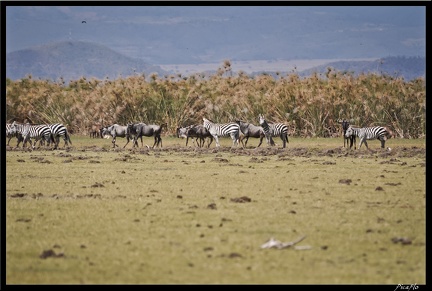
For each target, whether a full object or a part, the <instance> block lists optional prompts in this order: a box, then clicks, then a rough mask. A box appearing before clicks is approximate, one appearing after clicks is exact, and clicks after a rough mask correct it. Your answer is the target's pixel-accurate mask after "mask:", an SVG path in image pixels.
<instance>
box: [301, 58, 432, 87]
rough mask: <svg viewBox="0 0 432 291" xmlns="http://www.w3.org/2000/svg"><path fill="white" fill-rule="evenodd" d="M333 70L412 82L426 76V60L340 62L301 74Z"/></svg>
mask: <svg viewBox="0 0 432 291" xmlns="http://www.w3.org/2000/svg"><path fill="white" fill-rule="evenodd" d="M329 67H331V68H333V69H335V70H336V71H340V72H352V73H354V75H358V74H360V73H380V74H385V75H389V76H392V77H403V78H404V79H405V80H408V81H409V80H412V79H416V78H419V77H425V76H426V58H422V57H405V56H399V57H386V58H381V59H378V60H375V61H339V62H331V63H328V64H325V65H321V66H317V67H313V68H311V69H307V70H304V71H301V72H300V75H301V76H309V75H311V74H312V73H313V72H317V73H321V74H325V73H326V72H327V68H329Z"/></svg>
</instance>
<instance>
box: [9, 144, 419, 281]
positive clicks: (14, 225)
mask: <svg viewBox="0 0 432 291" xmlns="http://www.w3.org/2000/svg"><path fill="white" fill-rule="evenodd" d="M72 142H73V148H72V149H71V150H64V149H60V150H56V151H44V150H35V151H31V152H30V151H20V150H8V151H7V152H6V284H187V283H192V284H195V283H197V284H213V283H226V284H237V283H239V284H260V283H268V284H394V285H397V284H414V283H417V284H425V282H426V274H425V272H426V270H425V265H426V262H425V261H426V259H425V257H426V256H425V255H426V234H425V227H426V222H425V220H426V219H425V218H426V210H425V200H426V187H425V170H426V166H425V165H426V160H425V159H426V158H425V154H420V155H419V154H417V155H412V156H411V155H407V154H406V151H405V150H410V149H413V148H414V149H418V148H420V149H421V148H425V141H424V140H400V139H392V140H389V141H388V142H387V146H390V147H392V148H393V152H394V153H395V154H394V155H390V156H386V155H381V154H380V152H381V151H380V149H379V142H378V141H371V142H369V146H370V147H371V148H372V149H373V150H374V151H373V152H368V151H366V149H363V148H362V149H361V150H360V151H357V153H361V154H360V155H358V154H357V155H353V154H351V153H353V152H354V150H352V151H350V150H347V149H343V150H341V151H339V152H338V151H335V153H334V154H331V152H332V151H331V149H339V150H340V148H341V145H342V144H343V142H342V139H296V138H290V143H289V144H288V146H287V150H285V151H284V150H278V151H277V152H275V153H274V154H271V153H270V154H266V153H267V152H266V151H265V148H266V146H265V145H263V146H264V149H259V150H255V149H254V148H253V147H252V146H255V145H256V144H257V140H256V139H251V140H249V143H248V146H250V148H248V149H246V150H245V151H243V152H242V154H238V152H236V150H229V147H230V145H231V140H230V139H222V141H221V144H222V147H223V150H219V151H217V150H211V151H207V150H199V149H194V148H193V147H190V148H189V149H186V147H185V145H184V143H185V141H184V140H180V139H176V138H172V137H165V138H164V139H163V142H164V144H163V145H164V148H169V150H158V149H154V150H152V149H150V150H143V149H140V150H131V143H130V144H129V145H128V146H127V148H126V149H116V150H113V149H112V148H111V142H110V140H106V139H90V138H88V137H79V136H73V137H72ZM276 142H277V141H276ZM14 143H15V141H14V140H13V141H11V144H14ZM117 143H118V144H119V145H120V147H122V146H123V145H124V144H125V140H124V139H121V138H120V139H118V141H117ZM145 143H147V144H148V143H151V144H152V140H151V139H148V138H147V139H145ZM61 145H63V143H61ZM211 148H212V149H213V148H214V143H213V144H212V145H211ZM295 148H304V149H305V150H307V152H308V153H309V154H307V155H302V156H298V155H295V154H293V151H290V149H295ZM182 149H183V150H182ZM326 149H330V151H329V153H330V154H322V153H326ZM340 152H342V154H339V153H340ZM348 179H350V180H351V183H350V185H348V184H346V183H343V182H344V181H346V180H348ZM240 197H247V198H250V200H251V201H250V202H244V203H239V202H235V201H236V200H235V199H236V198H240ZM304 235H305V236H306V238H305V239H304V240H303V241H302V242H300V243H298V246H310V247H311V248H310V249H308V250H296V249H294V248H288V249H282V250H278V249H261V248H260V246H261V245H262V244H263V243H265V242H266V241H267V240H268V239H270V238H271V237H274V238H275V239H277V240H281V241H293V240H296V239H297V238H299V237H301V236H304ZM394 237H406V238H409V239H410V240H411V244H407V245H402V244H401V243H393V242H392V238H394ZM46 250H52V251H54V253H55V254H56V255H59V254H60V255H59V257H54V256H51V257H47V258H41V257H40V256H41V254H42V253H43V252H44V251H46Z"/></svg>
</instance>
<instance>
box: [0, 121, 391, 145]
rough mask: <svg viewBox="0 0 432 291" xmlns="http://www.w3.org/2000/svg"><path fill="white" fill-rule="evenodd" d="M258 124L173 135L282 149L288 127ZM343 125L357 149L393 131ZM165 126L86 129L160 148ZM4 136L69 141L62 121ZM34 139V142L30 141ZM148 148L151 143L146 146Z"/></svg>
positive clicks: (207, 126) (20, 127)
mask: <svg viewBox="0 0 432 291" xmlns="http://www.w3.org/2000/svg"><path fill="white" fill-rule="evenodd" d="M258 120H259V125H254V124H252V123H248V122H245V121H243V120H235V121H233V122H229V123H223V124H221V123H215V122H213V121H212V120H210V119H207V118H203V124H193V125H189V126H186V127H177V130H176V135H177V137H178V138H186V146H187V145H188V142H189V138H191V139H192V141H193V143H194V145H195V144H196V146H198V147H204V146H205V143H206V140H207V147H210V145H211V144H212V143H213V140H215V143H216V147H220V143H219V138H220V137H225V136H230V137H231V139H232V141H233V144H232V146H239V144H240V142H241V144H242V146H243V147H246V146H247V143H248V140H249V138H251V137H252V138H259V144H258V146H257V147H259V146H261V144H262V142H263V139H264V138H265V139H266V142H267V145H269V146H275V145H276V143H275V142H274V140H273V137H280V139H281V140H282V148H285V147H286V144H287V143H289V141H288V126H287V125H285V124H283V123H270V122H267V120H266V119H265V117H264V115H262V114H260V115H259V116H258ZM338 123H339V124H341V125H342V130H343V140H344V147H348V144H349V147H350V148H352V146H353V145H354V149H356V148H357V147H356V137H358V138H359V139H360V141H359V145H358V148H359V149H360V147H361V146H362V144H363V143H364V144H365V146H366V148H367V149H369V147H368V144H367V140H371V139H378V140H380V141H381V148H384V147H385V141H386V140H387V139H388V138H390V137H391V136H392V132H391V131H390V130H389V129H388V128H387V127H382V126H374V127H363V128H360V127H355V126H352V125H350V123H349V121H348V120H345V119H343V120H338ZM164 128H165V129H167V123H163V124H160V125H158V124H146V123H143V122H139V123H128V124H127V125H119V124H113V125H111V126H107V127H102V126H100V125H93V126H92V127H91V128H90V130H89V132H90V137H93V138H94V137H100V138H103V137H105V138H109V137H112V146H113V147H114V148H115V147H116V146H118V145H117V144H116V141H117V137H122V138H126V144H125V145H124V146H123V148H125V147H126V146H127V145H128V144H129V142H130V140H132V147H139V144H138V139H140V140H141V147H143V146H144V143H143V137H153V138H154V143H153V145H152V147H151V148H154V147H159V146H160V147H162V137H161V134H162V130H163V129H164ZM6 136H7V137H8V142H7V145H9V142H10V140H11V138H12V137H16V138H17V140H18V144H17V146H16V147H18V146H19V144H20V143H21V142H22V143H23V145H22V147H23V148H24V147H25V145H26V143H27V142H29V143H30V146H31V147H32V148H33V149H34V148H35V146H36V143H37V141H39V142H40V143H39V146H45V142H46V143H47V145H46V146H48V147H49V146H50V144H51V143H53V144H54V149H57V148H58V145H59V138H60V137H63V140H64V141H65V146H67V145H68V143H70V144H72V142H71V140H70V135H69V133H68V131H67V128H66V127H65V126H64V125H63V124H42V125H30V124H28V123H27V124H21V123H17V122H15V121H14V122H13V123H12V124H6ZM32 140H33V143H32ZM146 146H147V147H148V148H150V146H148V145H146Z"/></svg>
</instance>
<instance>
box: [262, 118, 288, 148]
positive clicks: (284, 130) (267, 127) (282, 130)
mask: <svg viewBox="0 0 432 291" xmlns="http://www.w3.org/2000/svg"><path fill="white" fill-rule="evenodd" d="M259 123H260V125H261V127H262V128H263V130H264V134H265V136H266V139H267V144H270V145H272V146H273V145H275V143H274V141H273V139H272V137H273V136H279V137H280V138H281V140H282V143H283V148H285V147H286V144H287V143H289V141H288V126H286V125H285V124H283V123H267V121H266V120H265V118H264V115H261V114H260V115H259Z"/></svg>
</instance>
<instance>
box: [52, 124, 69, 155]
mask: <svg viewBox="0 0 432 291" xmlns="http://www.w3.org/2000/svg"><path fill="white" fill-rule="evenodd" d="M47 126H48V127H49V128H50V129H51V134H52V137H53V139H54V140H55V142H54V149H57V147H58V145H59V143H60V136H62V137H63V140H64V142H65V147H66V146H67V145H68V142H70V144H72V141H71V140H70V135H69V133H68V131H67V128H66V127H65V126H64V125H63V124H61V123H55V124H47Z"/></svg>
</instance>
